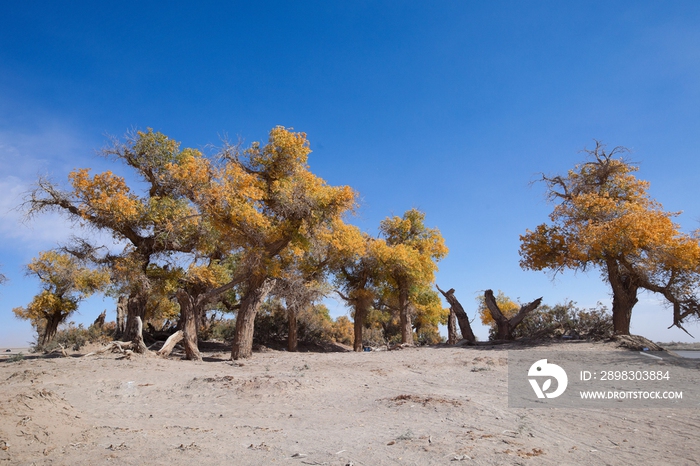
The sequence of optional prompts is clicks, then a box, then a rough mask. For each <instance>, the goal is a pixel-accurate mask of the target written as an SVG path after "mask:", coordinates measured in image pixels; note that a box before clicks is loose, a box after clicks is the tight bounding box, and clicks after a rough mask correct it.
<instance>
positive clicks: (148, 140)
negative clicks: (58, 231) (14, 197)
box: [27, 129, 206, 340]
mask: <svg viewBox="0 0 700 466" xmlns="http://www.w3.org/2000/svg"><path fill="white" fill-rule="evenodd" d="M103 155H105V156H106V157H109V158H113V159H115V160H117V161H120V162H122V163H124V164H126V165H127V166H128V167H130V168H131V169H133V170H134V172H135V173H136V175H137V176H138V177H139V178H140V179H141V181H142V182H143V183H144V185H145V190H134V189H132V188H130V187H129V186H128V184H127V182H126V180H125V178H124V177H122V176H118V175H116V174H114V173H113V172H111V171H106V172H104V173H98V174H94V175H91V174H90V170H89V169H86V168H82V169H76V170H74V171H72V172H71V173H70V174H69V180H70V185H71V187H70V189H65V190H64V189H61V188H60V187H59V186H58V185H56V184H54V183H52V182H50V181H49V180H47V179H43V178H42V179H40V180H39V181H38V183H37V186H36V188H35V189H34V190H33V191H32V192H31V193H30V195H29V198H28V200H27V205H28V216H29V217H31V216H34V215H37V214H39V213H42V212H46V211H58V212H60V213H62V214H64V215H66V216H67V218H68V219H70V220H71V221H74V222H75V223H78V224H80V225H82V226H85V227H87V228H89V229H92V230H95V231H98V232H106V233H108V234H110V235H111V236H112V237H113V238H114V239H116V240H118V241H121V242H122V243H123V244H125V246H124V249H123V250H122V251H120V252H117V253H116V254H115V253H109V254H104V251H103V246H102V245H96V244H92V243H90V242H89V241H88V240H87V239H85V238H83V239H77V240H76V244H74V245H72V246H71V247H69V248H67V249H68V250H70V251H71V253H73V254H74V255H75V256H76V257H79V258H81V259H85V260H88V259H89V260H93V261H95V262H97V263H101V264H105V265H109V267H110V270H111V272H112V276H113V282H114V284H115V286H118V287H119V288H120V289H121V290H122V291H124V292H125V293H127V294H128V300H127V304H126V308H127V318H126V328H125V335H124V338H125V339H127V340H131V339H133V337H134V336H135V332H136V317H140V318H141V319H142V320H143V319H145V317H146V311H147V305H148V301H149V295H150V294H151V291H152V290H151V288H152V282H151V280H152V277H151V272H152V271H153V270H154V269H153V268H152V265H153V264H154V263H155V261H157V260H158V259H160V258H162V257H164V256H167V255H168V254H172V253H174V252H191V251H193V250H194V249H195V248H197V247H198V242H199V241H200V238H201V237H202V230H203V229H206V225H203V224H202V222H201V221H200V219H201V217H200V215H199V213H198V212H197V210H196V209H195V208H194V207H193V206H192V204H191V202H190V201H189V200H188V199H187V198H185V197H184V196H182V195H181V194H180V193H179V186H178V185H177V183H176V182H174V179H173V176H172V174H171V172H172V171H173V167H176V166H179V165H180V164H182V163H183V161H189V160H190V159H191V158H192V157H200V158H201V157H202V154H201V153H200V152H199V151H197V150H194V149H182V150H181V149H180V144H179V143H178V142H177V141H175V140H173V139H170V138H168V137H167V136H166V135H164V134H162V133H158V132H154V131H153V130H151V129H149V130H148V131H145V132H143V131H139V132H136V133H135V134H131V135H129V136H128V137H127V139H126V141H124V142H122V141H119V140H117V139H113V140H112V145H111V146H110V147H108V148H106V149H104V150H103Z"/></svg>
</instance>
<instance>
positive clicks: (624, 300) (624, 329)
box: [606, 260, 639, 335]
mask: <svg viewBox="0 0 700 466" xmlns="http://www.w3.org/2000/svg"><path fill="white" fill-rule="evenodd" d="M606 265H607V268H608V280H609V281H610V286H611V287H612V290H613V303H612V318H613V329H614V333H615V335H629V334H630V322H631V321H632V308H633V307H634V305H635V304H637V301H639V300H638V299H637V291H638V290H639V286H638V285H637V283H636V282H635V281H634V280H632V278H631V277H630V276H629V275H628V274H625V273H624V272H623V271H622V270H621V267H620V266H619V265H618V263H617V261H614V260H608V261H607V262H606Z"/></svg>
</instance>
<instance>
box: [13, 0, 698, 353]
mask: <svg viewBox="0 0 700 466" xmlns="http://www.w3.org/2000/svg"><path fill="white" fill-rule="evenodd" d="M200 3H202V5H195V3H194V2H192V3H185V2H129V1H121V2H112V3H111V4H107V3H105V4H104V5H98V4H97V3H95V2H77V1H76V2H49V1H45V2H32V1H25V2H1V3H0V263H2V271H3V273H4V274H5V275H7V276H8V277H9V278H10V281H9V282H8V283H7V284H6V285H5V286H3V287H2V288H0V322H1V323H0V346H2V345H5V346H9V345H22V344H25V343H26V342H27V341H30V340H31V338H32V336H31V328H30V325H29V324H28V323H27V322H21V321H18V320H16V319H14V318H13V317H12V313H11V309H12V308H13V307H16V306H21V305H26V304H27V303H28V302H29V301H30V300H31V298H32V296H33V295H34V294H35V293H36V292H37V290H38V282H37V281H35V280H34V279H30V278H26V277H25V276H24V274H23V265H24V264H26V263H27V262H29V261H30V260H31V258H32V257H34V256H35V255H36V254H37V253H38V252H39V251H40V250H43V249H49V248H52V247H55V246H56V245H57V244H59V243H61V242H62V241H65V240H66V238H68V237H69V236H70V235H71V233H72V232H71V225H70V224H67V223H66V222H64V221H62V220H61V219H60V218H59V217H55V216H53V217H52V216H46V217H43V218H40V219H38V220H36V221H34V222H32V223H30V224H23V223H21V214H20V213H19V212H17V211H16V210H12V209H13V208H15V207H16V206H17V205H18V204H19V203H20V202H21V194H22V193H23V192H25V191H26V190H28V189H29V188H30V187H31V184H32V183H33V182H34V181H35V180H36V178H37V177H38V176H39V175H46V174H48V175H50V176H51V177H52V178H53V179H54V180H55V181H57V182H62V183H63V182H65V180H66V175H67V174H68V172H69V171H70V170H72V169H73V168H76V167H93V169H95V170H106V169H114V170H115V171H117V172H123V170H122V168H121V167H113V166H111V163H110V162H109V161H107V160H105V159H102V158H98V157H96V156H95V150H96V149H99V148H100V147H103V146H104V145H105V141H106V138H105V135H116V136H121V135H123V134H124V133H125V132H126V131H127V130H128V129H130V128H139V129H144V128H146V127H152V128H154V129H156V130H158V131H161V132H164V133H166V134H168V135H169V136H171V137H173V138H175V139H178V140H180V141H182V142H183V145H184V146H190V147H204V146H206V145H207V144H216V143H218V142H219V140H220V136H221V135H224V134H227V135H228V136H229V137H230V138H238V137H240V138H242V139H243V140H244V141H246V142H248V143H249V142H252V141H254V140H261V139H265V138H266V136H267V132H268V131H269V130H270V128H272V127H274V126H275V125H284V126H287V127H293V128H294V129H296V130H298V131H304V132H306V133H307V134H308V137H309V139H310V141H311V147H312V149H313V153H312V155H311V158H310V165H311V168H312V170H313V171H314V172H316V173H317V174H319V175H320V176H322V177H323V178H325V179H326V180H328V181H329V182H330V183H332V184H348V185H350V186H352V187H353V188H355V189H356V190H358V191H359V193H360V195H361V198H362V207H361V208H360V210H359V212H358V216H357V217H356V218H355V220H354V221H355V222H356V223H357V224H358V225H359V226H361V227H362V228H364V229H365V230H367V231H370V232H376V227H377V225H378V223H379V221H380V220H381V219H382V218H384V217H386V216H387V215H391V214H396V215H400V214H402V213H403V212H404V211H405V210H407V209H409V208H412V207H417V208H419V209H421V210H423V211H425V212H426V214H427V223H428V224H429V225H430V226H434V227H438V228H439V229H440V230H441V231H442V233H443V235H444V236H445V238H446V242H447V245H448V246H449V248H450V254H449V255H448V256H447V258H446V259H444V260H443V261H442V262H441V263H440V272H439V274H438V283H439V284H440V286H441V287H442V288H444V289H447V288H451V287H454V288H455V289H456V290H457V292H456V295H457V297H458V298H459V299H460V300H461V301H462V303H463V304H464V305H465V307H466V308H467V310H468V311H469V313H470V315H472V316H473V315H474V312H475V309H476V303H475V300H474V298H475V297H476V296H477V295H479V294H481V293H482V292H483V290H485V289H487V288H492V289H494V290H498V289H500V290H503V291H504V292H505V293H506V294H507V295H509V296H511V297H512V298H520V300H522V301H530V300H532V299H534V298H536V297H539V296H544V302H545V303H549V304H555V303H557V302H561V301H563V300H566V299H572V300H574V301H577V302H578V303H579V305H581V306H592V305H594V304H595V303H596V302H597V301H601V302H603V303H606V304H608V305H609V303H610V296H609V291H608V287H607V285H606V284H604V283H603V282H602V281H601V278H600V275H599V273H598V272H597V271H591V272H589V273H588V274H578V275H575V274H574V273H566V274H564V275H562V276H559V277H557V278H556V279H555V280H554V281H552V280H551V277H549V276H547V275H546V274H544V273H536V272H526V271H523V270H521V269H520V268H519V266H518V260H519V256H518V247H519V238H518V237H519V235H520V234H522V233H524V232H525V230H526V229H527V228H534V227H535V226H536V225H537V224H539V223H542V222H544V221H546V220H547V215H548V213H549V212H550V211H551V206H550V205H548V204H547V203H546V202H545V200H544V196H543V194H544V187H543V186H541V185H534V186H530V185H529V183H530V181H532V180H533V179H535V178H536V174H537V173H538V172H546V173H550V174H551V173H560V172H564V171H566V170H567V169H569V168H571V167H572V166H573V165H574V164H575V163H576V162H578V161H580V160H581V158H582V155H581V154H580V153H579V151H580V150H581V149H583V148H584V147H591V146H592V145H593V139H594V138H595V139H599V140H601V141H603V142H605V143H607V144H608V145H609V146H615V145H623V146H627V147H629V148H630V149H632V150H633V153H632V158H633V159H634V160H636V161H638V162H639V163H640V166H641V170H640V172H639V176H640V177H641V178H644V179H646V180H649V181H650V182H651V194H652V196H654V197H655V198H656V199H657V200H659V201H660V202H662V204H663V205H664V207H666V208H667V209H668V210H673V211H676V210H683V211H684V213H683V214H682V215H681V216H680V217H679V222H680V223H681V225H682V227H683V228H684V229H685V230H686V231H690V230H693V229H696V228H698V227H699V226H700V225H698V221H699V220H700V205H699V203H698V199H700V196H699V194H700V193H699V191H700V183H698V182H697V180H698V173H699V172H700V171H699V168H700V167H699V165H700V158H699V157H698V150H699V149H698V148H700V131H698V129H699V123H700V76H699V75H700V28H699V27H698V25H699V24H700V3H698V2H693V1H686V2H683V1H675V2H656V1H653V2H652V1H648V2H647V1H629V2H616V1H600V2H561V1H551V2H550V1H538V2H516V1H512V2H507V1H492V2H476V1H453V2H448V1H436V2H424V3H423V4H422V5H420V4H418V3H417V2H402V1H394V2H388V1H351V2H327V1H317V2H306V1H299V2H271V1H260V2H217V3H214V2H200ZM76 233H78V232H77V231H76ZM105 308H106V309H107V310H108V311H109V312H110V313H112V312H113V309H114V304H113V303H112V302H111V301H110V300H103V299H102V298H101V297H97V298H93V299H91V300H90V301H89V302H87V303H85V304H84V305H83V306H82V307H81V309H80V315H76V316H75V317H74V319H73V320H75V321H76V322H87V323H89V322H91V321H92V320H93V319H94V318H95V316H96V315H97V314H98V313H99V312H100V311H102V309H105ZM333 312H334V314H335V315H338V314H340V313H344V312H346V311H345V310H344V309H343V308H342V307H340V306H336V307H334V310H333ZM108 316H111V318H113V317H114V314H108ZM670 323H671V312H670V310H669V309H667V308H666V307H665V306H664V305H663V304H661V303H660V302H659V301H658V300H657V299H656V298H654V297H653V296H652V295H643V296H642V299H641V300H640V303H639V304H638V305H637V307H636V308H635V311H634V315H633V318H632V331H633V333H638V334H642V335H645V336H647V337H650V338H652V339H655V340H672V339H675V340H687V338H686V337H684V334H683V333H681V332H679V331H674V330H666V327H668V326H669V325H670ZM688 328H689V330H690V331H691V333H695V334H700V327H698V326H697V325H691V326H689V327H688ZM477 333H478V334H479V336H480V337H481V338H485V337H486V335H487V332H486V330H485V329H484V328H483V327H480V326H478V327H477Z"/></svg>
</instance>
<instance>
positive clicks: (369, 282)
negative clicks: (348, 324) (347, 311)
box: [335, 227, 386, 351]
mask: <svg viewBox="0 0 700 466" xmlns="http://www.w3.org/2000/svg"><path fill="white" fill-rule="evenodd" d="M346 234H347V236H348V237H349V238H353V240H349V241H348V242H347V243H346V244H354V245H355V246H354V247H352V248H349V247H344V248H343V249H340V250H339V252H340V254H338V258H337V259H336V262H335V283H336V285H337V286H338V289H337V290H336V291H337V293H338V295H340V297H341V298H343V300H344V301H345V302H346V303H347V304H348V305H349V306H350V307H351V308H352V310H353V320H354V324H353V338H354V340H353V350H354V351H362V350H363V339H362V334H363V329H364V327H365V324H366V323H367V322H366V320H367V318H368V315H369V312H370V309H371V308H372V306H373V304H374V301H375V300H376V299H377V297H378V292H379V291H378V288H379V286H380V284H381V283H382V281H383V279H384V270H383V268H382V265H381V262H380V253H381V251H382V250H383V249H384V248H385V247H386V243H385V242H384V240H383V239H377V238H373V237H371V236H370V235H368V234H366V233H360V231H359V229H357V228H356V227H350V228H349V229H348V231H346ZM358 238H361V239H360V240H359V241H358Z"/></svg>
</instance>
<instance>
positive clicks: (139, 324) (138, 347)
mask: <svg viewBox="0 0 700 466" xmlns="http://www.w3.org/2000/svg"><path fill="white" fill-rule="evenodd" d="M134 320H135V321H136V331H135V332H134V333H135V336H134V339H133V341H132V342H131V344H132V346H133V348H134V351H136V352H137V353H140V354H148V353H150V351H148V347H147V346H146V344H145V343H144V342H143V321H142V320H141V317H139V316H136V317H135V319H134Z"/></svg>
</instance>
